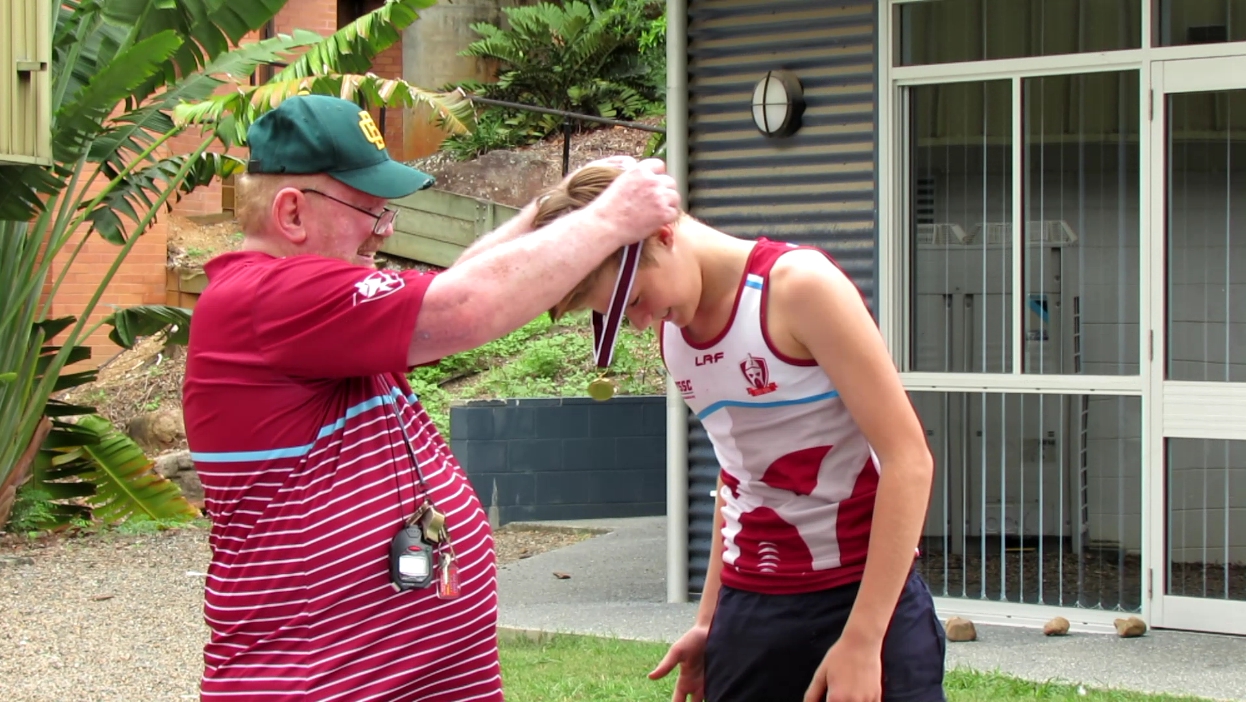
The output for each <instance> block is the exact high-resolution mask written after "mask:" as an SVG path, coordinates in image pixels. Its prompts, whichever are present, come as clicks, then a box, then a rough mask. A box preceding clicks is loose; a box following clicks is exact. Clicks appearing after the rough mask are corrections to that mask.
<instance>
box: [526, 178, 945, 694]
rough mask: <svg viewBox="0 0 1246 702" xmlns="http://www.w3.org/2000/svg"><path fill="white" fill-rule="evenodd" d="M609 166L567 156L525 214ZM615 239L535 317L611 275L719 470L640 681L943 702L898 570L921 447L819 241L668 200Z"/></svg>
mask: <svg viewBox="0 0 1246 702" xmlns="http://www.w3.org/2000/svg"><path fill="white" fill-rule="evenodd" d="M621 172H622V171H621V170H619V169H617V168H612V167H606V168H586V169H584V170H583V171H581V172H580V173H579V174H577V175H576V176H575V177H573V178H571V179H569V180H568V181H567V182H566V183H565V184H564V185H563V186H561V187H559V188H556V189H555V190H553V191H551V192H550V193H548V194H547V195H546V196H544V197H543V199H542V200H541V201H540V204H539V206H538V211H537V215H536V219H535V222H536V226H543V225H545V224H547V223H548V222H550V221H552V220H554V219H556V218H558V217H560V216H562V215H565V214H566V213H568V212H571V211H573V210H576V209H579V208H581V207H584V206H586V205H588V204H589V203H590V202H592V201H593V200H594V199H595V198H596V197H597V196H598V195H599V194H600V193H601V192H602V191H604V190H605V188H606V187H607V186H608V185H609V184H610V183H611V182H612V181H613V180H614V179H615V177H617V176H618V174H619V173H621ZM625 254H630V256H628V255H624V256H619V255H616V256H612V257H611V258H610V259H608V260H607V261H606V262H605V263H603V264H602V265H601V266H600V267H599V268H598V269H597V270H595V271H594V272H593V273H592V274H591V275H590V276H589V278H588V279H586V280H585V281H584V282H583V283H581V284H580V285H579V286H577V287H576V288H575V289H574V290H573V291H572V292H571V293H570V294H569V295H568V296H567V297H566V298H565V299H564V300H563V301H562V302H560V303H559V304H558V305H557V306H555V307H554V308H553V309H552V310H550V315H551V316H552V317H554V318H558V317H559V316H561V315H563V314H566V313H568V312H571V311H575V310H581V309H591V310H593V311H594V312H595V313H596V314H598V315H607V313H608V310H609V308H611V307H612V305H611V299H612V297H615V295H616V289H617V291H618V293H617V294H618V295H619V296H620V297H619V298H616V304H615V305H614V307H615V309H616V310H617V309H618V307H620V306H625V308H626V315H627V317H628V319H629V320H630V321H631V323H632V324H633V325H635V326H636V327H639V328H642V329H643V328H646V327H648V326H649V325H650V324H656V325H658V333H659V339H660V343H661V350H662V358H663V361H664V362H665V364H666V367H667V370H668V371H669V372H670V373H671V374H672V376H673V377H674V378H675V380H676V382H677V385H678V386H679V387H680V389H681V391H682V393H683V397H684V400H685V401H686V402H687V404H688V405H689V406H690V407H691V408H692V409H693V411H695V412H696V413H697V415H698V417H699V418H700V419H701V421H702V423H703V424H704V426H705V428H706V430H707V432H708V433H709V436H710V438H711V440H712V441H713V444H714V450H715V454H716V456H717V458H718V461H719V464H720V465H721V467H722V470H721V472H720V475H719V481H718V492H717V498H716V501H715V509H714V522H715V527H716V528H715V532H714V542H713V548H712V551H711V558H710V565H709V570H708V573H707V577H706V583H705V588H704V590H703V594H702V599H701V605H700V609H699V611H698V614H697V618H696V623H695V625H694V626H693V627H692V628H691V629H690V630H689V631H688V632H687V633H686V634H684V635H683V637H681V638H680V639H679V640H678V641H677V642H676V643H675V644H674V645H672V646H671V648H670V651H669V652H668V653H667V655H666V656H665V658H663V660H662V661H661V662H660V663H659V664H658V666H657V668H656V669H655V670H654V671H652V672H651V673H650V674H649V676H650V678H652V679H660V678H662V677H665V676H666V675H667V674H668V673H669V672H670V671H671V670H673V669H674V667H675V666H676V665H679V667H680V672H679V676H678V680H677V681H676V686H675V694H674V697H673V699H674V700H676V701H677V702H685V700H689V699H690V700H691V701H692V702H700V701H701V700H703V699H707V700H709V701H710V702H746V701H748V702H753V701H760V700H765V701H766V702H789V701H790V702H802V701H803V702H815V701H819V700H824V699H825V700H829V701H832V702H878V701H880V700H881V701H884V702H901V701H903V702H910V701H911V702H942V701H943V700H944V699H945V696H944V692H943V666H944V654H945V638H944V632H943V628H942V626H941V625H940V623H939V621H938V619H937V617H936V614H935V611H934V604H933V601H932V599H931V596H930V592H929V591H928V590H927V589H926V585H925V583H923V582H922V580H921V578H920V577H919V576H918V575H917V574H916V573H915V572H914V571H913V561H914V558H915V549H916V545H917V541H918V538H919V537H920V535H921V530H922V525H923V523H924V521H925V511H926V506H927V504H928V501H929V497H930V489H931V482H932V474H933V459H932V457H931V455H930V452H929V450H928V447H927V444H926V439H925V432H924V431H923V429H922V426H921V423H920V422H919V420H918V418H917V416H916V414H915V413H914V411H913V408H912V405H911V404H910V403H909V401H908V397H907V395H906V393H905V390H904V388H903V387H902V385H901V383H900V379H899V376H898V374H897V373H896V370H895V368H894V366H893V365H892V363H891V359H890V356H889V355H888V353H887V349H886V347H885V346H884V344H883V341H882V338H881V335H880V334H879V332H878V329H877V327H876V326H875V325H874V322H873V319H872V317H871V316H870V313H869V311H868V310H867V308H866V307H865V305H864V304H863V302H862V299H861V296H860V294H859V292H858V290H857V289H856V288H855V286H854V285H853V284H852V282H851V281H850V280H849V279H848V278H847V277H846V276H845V275H844V274H843V273H842V272H841V271H840V270H839V268H838V267H837V266H836V265H835V264H834V263H833V262H832V261H831V260H830V258H829V257H828V256H827V255H826V254H825V253H823V252H821V251H820V250H817V249H813V248H809V247H796V246H791V245H787V244H781V243H776V242H772V241H769V240H767V239H759V240H758V241H755V242H754V241H748V240H743V239H738V238H735V237H732V236H730V235H727V234H725V233H723V232H721V231H718V230H716V229H714V228H712V227H709V226H707V225H706V224H704V223H702V222H699V221H697V220H695V219H693V218H692V217H690V216H688V215H687V214H684V215H682V216H681V217H680V218H679V219H678V220H676V221H675V222H673V223H670V224H667V225H664V226H663V227H662V228H661V229H658V230H657V231H656V232H654V233H653V234H652V235H651V236H650V237H649V238H648V239H647V240H646V241H644V242H643V246H642V248H641V250H640V255H639V264H638V265H635V266H633V265H632V263H631V261H632V260H634V259H633V258H631V256H634V255H635V253H634V251H631V252H628V251H627V250H625ZM620 261H624V262H625V263H624V267H623V274H622V275H620ZM632 271H634V277H633V275H630V273H632ZM622 296H626V297H625V298H624V297H622ZM605 319H606V320H607V321H606V322H605V324H607V325H608V324H609V323H610V322H609V319H610V318H609V317H605ZM598 322H599V323H600V322H601V320H600V319H599V320H598ZM602 343H603V344H607V345H608V344H609V343H610V342H609V341H604V342H602ZM599 355H600V352H599ZM599 364H600V362H599ZM884 467H885V469H883V468H884Z"/></svg>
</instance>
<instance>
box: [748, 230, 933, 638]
mask: <svg viewBox="0 0 1246 702" xmlns="http://www.w3.org/2000/svg"><path fill="white" fill-rule="evenodd" d="M771 276H772V280H773V281H774V282H773V288H772V290H773V292H772V293H771V300H772V302H771V304H772V305H776V306H777V307H778V309H777V310H776V311H778V312H779V313H780V314H781V315H782V318H783V319H784V320H785V326H786V327H787V328H788V329H789V330H790V332H791V334H792V336H793V337H794V338H795V339H796V341H798V342H799V343H801V344H803V345H804V346H805V348H807V349H808V350H809V352H810V354H811V355H812V356H813V357H814V358H815V359H816V360H817V362H818V364H819V365H820V366H821V367H822V368H823V369H824V370H825V372H826V373H827V375H828V376H830V378H831V380H832V382H833V383H834V384H835V387H836V389H837V390H838V391H839V395H840V398H841V399H842V400H843V402H844V404H845V405H846V406H847V407H848V410H849V412H851V413H852V417H853V419H854V420H855V422H856V424H857V426H858V427H860V429H861V432H862V433H863V434H864V435H865V438H866V440H867V441H869V443H870V445H871V446H872V447H873V448H874V450H875V452H876V453H877V454H878V457H879V460H880V461H881V464H882V465H881V475H880V478H879V484H878V494H877V497H876V498H875V504H874V521H873V526H872V528H871V533H870V542H869V554H868V556H867V557H866V562H865V573H864V575H863V576H862V580H861V587H860V591H859V594H858V595H857V599H856V603H855V604H854V605H853V608H852V613H851V614H850V615H849V617H848V622H847V624H846V625H845V628H844V634H843V638H844V639H845V640H848V641H851V642H853V645H856V646H863V647H865V646H868V647H871V648H877V649H878V650H880V651H881V648H882V643H883V637H884V636H885V634H886V633H887V627H888V624H889V623H890V621H891V617H892V614H893V613H894V611H895V607H896V603H897V601H898V600H899V597H900V592H901V591H902V589H903V587H904V583H905V581H906V580H907V579H908V575H909V572H910V570H911V568H912V566H913V557H914V549H915V548H916V546H917V542H918V539H919V538H920V537H921V532H922V528H923V525H924V523H925V515H926V508H927V505H928V503H929V499H930V489H931V484H932V481H933V474H934V461H933V459H932V457H931V455H930V450H929V447H928V446H927V443H926V435H925V431H924V430H923V429H922V426H921V422H920V421H919V420H918V418H917V414H916V412H914V410H913V406H912V403H911V402H910V401H909V399H908V394H907V393H906V391H905V389H904V386H903V385H902V384H901V382H900V376H899V374H898V373H897V372H896V369H895V366H894V365H893V364H892V361H891V355H890V354H889V353H888V351H887V347H886V346H885V344H884V343H883V340H882V336H881V334H880V333H879V331H878V328H877V327H876V326H875V324H874V320H873V318H872V317H871V316H870V314H869V311H868V310H867V309H866V307H865V305H864V304H863V302H862V300H861V295H860V293H859V292H858V291H857V289H856V287H855V286H854V285H853V284H852V281H850V280H849V279H848V277H847V276H845V275H844V274H843V272H842V271H840V270H839V268H837V267H836V266H835V265H834V264H833V263H832V262H831V261H829V260H828V259H827V258H826V257H825V256H824V255H822V254H821V253H819V252H814V251H808V252H806V251H800V252H793V253H790V254H788V255H786V256H784V257H783V258H781V259H780V260H779V262H778V263H776V265H775V269H774V271H773V272H772V274H771ZM773 318H774V317H772V319H773Z"/></svg>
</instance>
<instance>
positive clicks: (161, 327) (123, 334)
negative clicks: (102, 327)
mask: <svg viewBox="0 0 1246 702" xmlns="http://www.w3.org/2000/svg"><path fill="white" fill-rule="evenodd" d="M190 316H191V311H190V310H188V309H185V308H182V307H169V306H166V305H143V306H140V307H128V308H126V309H123V310H118V311H116V312H114V313H112V314H110V315H108V317H107V318H106V319H104V323H105V324H111V325H112V327H113V330H112V331H111V332H109V334H108V338H109V340H111V341H112V342H113V343H114V344H116V345H118V346H120V347H122V348H126V349H132V348H134V344H136V343H138V340H139V339H140V338H142V337H145V336H154V335H156V334H163V335H164V337H165V344H166V345H175V346H185V345H186V344H188V343H190Z"/></svg>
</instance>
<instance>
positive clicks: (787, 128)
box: [753, 71, 805, 137]
mask: <svg viewBox="0 0 1246 702" xmlns="http://www.w3.org/2000/svg"><path fill="white" fill-rule="evenodd" d="M804 112H805V94H804V90H803V88H802V87H801V85H800V79H799V78H797V77H796V75H795V74H793V73H791V72H789V71H767V72H766V77H765V78H762V79H761V81H759V82H758V83H757V87H755V88H753V124H755V125H757V129H758V131H760V132H761V133H762V134H765V135H766V136H767V137H786V136H791V135H793V134H795V133H796V131H797V130H798V129H800V118H801V115H802V114H804Z"/></svg>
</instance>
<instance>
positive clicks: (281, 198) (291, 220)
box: [272, 188, 307, 244]
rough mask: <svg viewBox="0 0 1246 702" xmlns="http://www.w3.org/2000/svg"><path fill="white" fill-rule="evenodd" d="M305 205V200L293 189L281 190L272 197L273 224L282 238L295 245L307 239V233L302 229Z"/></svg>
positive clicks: (301, 194)
mask: <svg viewBox="0 0 1246 702" xmlns="http://www.w3.org/2000/svg"><path fill="white" fill-rule="evenodd" d="M306 204H307V198H306V197H305V196H304V195H303V193H301V192H299V191H298V190H297V189H295V188H282V189H281V190H278V191H277V194H276V195H274V196H273V209H272V219H273V224H274V225H275V227H276V229H277V231H278V232H280V233H281V235H282V236H284V237H285V238H286V239H288V240H289V241H291V242H292V243H295V244H302V243H303V242H304V241H306V239H307V231H306V230H305V229H303V216H304V208H305V207H306Z"/></svg>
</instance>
